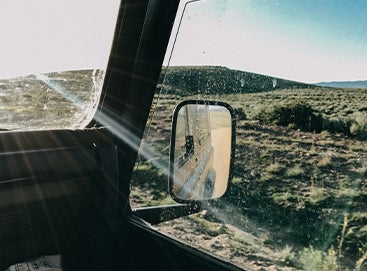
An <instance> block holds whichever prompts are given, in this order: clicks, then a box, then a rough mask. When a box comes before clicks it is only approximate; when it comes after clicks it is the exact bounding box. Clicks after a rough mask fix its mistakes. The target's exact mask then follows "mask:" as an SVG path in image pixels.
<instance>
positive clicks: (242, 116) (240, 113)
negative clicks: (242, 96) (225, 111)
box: [233, 108, 247, 120]
mask: <svg viewBox="0 0 367 271" xmlns="http://www.w3.org/2000/svg"><path fill="white" fill-rule="evenodd" d="M233 111H234V114H235V116H236V118H237V120H246V119H247V116H246V113H245V111H243V109H242V108H234V109H233Z"/></svg>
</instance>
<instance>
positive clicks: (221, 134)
mask: <svg viewBox="0 0 367 271" xmlns="http://www.w3.org/2000/svg"><path fill="white" fill-rule="evenodd" d="M234 146H235V118H234V112H233V109H232V107H231V106H230V105H228V104H226V103H222V102H212V101H201V100H197V101H196V100H195V101H184V102H182V103H180V104H179V105H178V106H177V107H176V109H175V111H174V114H173V120H172V134H171V146H170V172H169V192H170V194H171V197H172V198H173V199H174V200H175V201H176V202H179V203H192V202H196V201H203V200H212V199H218V198H220V197H222V196H223V195H224V194H225V192H226V191H227V188H228V184H229V180H230V177H231V169H232V163H233V160H234V159H233V157H234Z"/></svg>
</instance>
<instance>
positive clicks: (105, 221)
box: [0, 129, 119, 269]
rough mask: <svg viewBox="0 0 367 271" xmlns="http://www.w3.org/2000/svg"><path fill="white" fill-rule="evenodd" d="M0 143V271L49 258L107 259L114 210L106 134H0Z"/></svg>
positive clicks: (112, 155)
mask: <svg viewBox="0 0 367 271" xmlns="http://www.w3.org/2000/svg"><path fill="white" fill-rule="evenodd" d="M0 142H1V143H0V147H1V154H0V243H1V247H2V249H1V250H0V268H1V269H4V268H6V267H7V266H9V265H11V264H14V263H17V262H21V261H25V260H27V259H31V258H32V257H37V256H40V255H44V254H50V253H53V254H63V255H66V256H65V257H64V258H65V259H66V260H68V256H67V255H68V254H70V255H72V257H71V258H72V259H74V260H75V259H76V258H77V257H79V258H81V259H88V262H89V263H93V262H96V260H93V259H103V258H104V257H106V258H109V257H110V254H109V252H108V251H109V248H110V247H111V246H112V243H111V242H112V240H114V239H113V238H110V236H111V235H114V234H116V232H117V229H118V219H117V217H118V210H119V209H118V206H119V204H118V202H119V196H118V195H119V189H118V167H117V151H116V147H115V144H114V142H113V140H112V137H111V136H110V134H109V133H108V132H107V131H106V130H104V129H90V130H83V131H70V130H65V131H64V130H59V131H54V132H46V131H37V132H19V133H2V134H0ZM107 237H108V238H107ZM106 242H110V244H107V243H106ZM98 247H101V249H98ZM102 247H103V248H104V249H102ZM89 248H91V249H89ZM103 251H105V252H104V253H103ZM96 254H98V257H97V255H96ZM71 261H73V260H71ZM75 261H76V260H75ZM79 262H83V261H79ZM99 262H100V261H99Z"/></svg>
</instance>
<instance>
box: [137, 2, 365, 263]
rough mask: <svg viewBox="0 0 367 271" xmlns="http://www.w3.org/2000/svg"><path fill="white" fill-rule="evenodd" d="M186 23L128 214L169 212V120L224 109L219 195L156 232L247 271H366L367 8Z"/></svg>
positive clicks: (199, 14)
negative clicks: (202, 105)
mask: <svg viewBox="0 0 367 271" xmlns="http://www.w3.org/2000/svg"><path fill="white" fill-rule="evenodd" d="M182 10H184V14H183V17H182V20H180V19H181V17H178V19H177V22H176V25H180V28H179V31H178V34H177V37H176V36H173V37H172V43H171V44H172V48H173V50H172V55H170V54H169V53H168V55H167V58H166V61H165V64H164V67H163V72H162V74H161V81H160V83H159V85H158V89H159V93H157V95H159V100H158V99H157V101H158V102H157V104H155V105H154V110H155V113H154V116H153V118H152V120H151V122H150V125H149V130H147V132H146V137H145V140H144V145H143V147H142V152H144V149H145V148H146V149H148V150H149V153H150V157H149V159H145V158H144V157H142V159H141V161H140V162H139V163H140V164H139V167H137V170H136V171H135V175H134V179H133V182H134V188H133V191H132V203H133V205H134V206H154V205H165V204H171V203H172V200H171V199H170V197H169V195H168V193H167V192H166V187H167V185H166V184H167V176H166V175H167V172H166V167H167V161H168V146H169V136H170V129H171V126H170V125H171V124H170V121H171V115H172V112H173V108H174V107H175V106H176V105H177V104H178V103H179V102H180V101H183V100H193V99H207V100H215V101H224V102H227V103H228V104H230V105H231V106H232V107H233V108H234V110H235V112H236V116H237V130H236V151H235V161H234V163H235V165H234V170H233V178H232V180H231V186H230V187H229V190H228V193H227V194H226V196H225V197H223V198H222V199H221V200H219V201H217V202H216V203H213V204H212V205H211V206H208V208H207V209H206V210H205V211H203V212H200V213H198V214H194V215H190V216H187V217H184V218H180V219H176V220H173V221H169V222H164V223H161V224H159V225H157V226H156V227H157V229H159V230H160V231H162V232H165V233H167V234H170V235H173V236H175V237H176V238H180V239H181V240H183V241H184V242H187V243H189V244H190V245H192V246H194V247H197V248H199V249H202V250H204V251H206V252H209V253H211V254H213V255H215V256H217V257H220V258H221V259H224V260H226V261H229V262H231V263H233V264H235V265H237V266H240V267H243V268H246V269H249V270H367V231H366V222H367V212H366V210H365V205H366V195H367V141H366V140H367V61H366V60H367V35H366V32H365V31H364V29H365V26H366V23H367V13H366V10H367V3H366V2H365V1H331V0H330V1H316V0H315V1H288V0H282V1H263V0H258V1H257V0H248V1H244V0H237V1H236V0H227V1H215V0H214V1H191V2H190V3H189V4H187V5H186V7H185V8H184V4H183V5H182ZM173 45H174V46H173ZM167 66H168V67H167ZM152 150H154V152H152ZM152 153H153V154H152Z"/></svg>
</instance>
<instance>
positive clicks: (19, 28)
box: [0, 0, 120, 78]
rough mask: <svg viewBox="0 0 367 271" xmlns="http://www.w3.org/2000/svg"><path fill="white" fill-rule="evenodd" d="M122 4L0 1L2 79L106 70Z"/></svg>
mask: <svg viewBox="0 0 367 271" xmlns="http://www.w3.org/2000/svg"><path fill="white" fill-rule="evenodd" d="M119 2H120V1H119V0H99V1H97V0H62V1H52V0H1V1H0V78H4V77H12V76H16V75H26V74H30V73H39V72H49V71H59V70H69V69H84V68H88V69H90V68H105V66H106V63H107V59H108V55H109V52H110V47H111V42H112V36H113V32H114V27H115V23H116V18H117V12H118V6H119Z"/></svg>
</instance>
